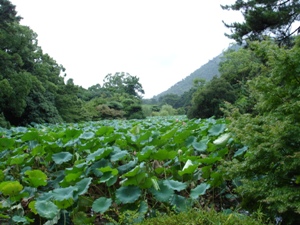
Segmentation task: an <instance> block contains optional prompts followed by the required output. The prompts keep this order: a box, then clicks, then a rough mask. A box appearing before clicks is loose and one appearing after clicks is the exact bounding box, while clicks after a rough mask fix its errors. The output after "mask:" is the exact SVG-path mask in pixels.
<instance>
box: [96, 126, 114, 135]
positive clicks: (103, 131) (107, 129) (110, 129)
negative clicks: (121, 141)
mask: <svg viewBox="0 0 300 225" xmlns="http://www.w3.org/2000/svg"><path fill="white" fill-rule="evenodd" d="M113 131H114V127H107V126H103V127H101V128H99V129H98V130H97V131H96V135H97V136H103V135H104V134H106V135H108V134H110V133H112V132H113Z"/></svg>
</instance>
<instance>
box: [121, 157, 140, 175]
mask: <svg viewBox="0 0 300 225" xmlns="http://www.w3.org/2000/svg"><path fill="white" fill-rule="evenodd" d="M136 163H137V160H132V161H129V162H128V163H126V164H124V165H122V166H119V167H118V171H119V172H120V173H121V174H122V173H126V172H127V171H129V170H131V169H132V168H133V167H134V166H135V165H136Z"/></svg>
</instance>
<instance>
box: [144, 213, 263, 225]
mask: <svg viewBox="0 0 300 225" xmlns="http://www.w3.org/2000/svg"><path fill="white" fill-rule="evenodd" d="M161 224H168V225H186V224H191V225H192V224H195V225H201V224H205V225H215V224H226V225H261V224H265V223H263V221H262V220H261V219H257V220H255V219H254V218H252V217H249V216H246V215H242V214H239V213H222V212H220V213H217V212H216V211H214V210H209V211H204V210H201V211H200V210H191V211H189V212H182V213H180V214H177V215H175V214H173V215H162V216H158V217H155V218H151V219H146V220H145V221H143V222H142V223H140V224H139V225H161Z"/></svg>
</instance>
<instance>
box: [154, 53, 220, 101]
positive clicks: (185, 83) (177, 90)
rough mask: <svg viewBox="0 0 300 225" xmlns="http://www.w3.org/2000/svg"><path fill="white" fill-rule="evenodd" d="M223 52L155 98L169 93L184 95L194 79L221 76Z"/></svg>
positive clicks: (208, 78)
mask: <svg viewBox="0 0 300 225" xmlns="http://www.w3.org/2000/svg"><path fill="white" fill-rule="evenodd" d="M222 56H223V53H221V54H220V55H218V56H216V57H215V58H213V59H212V60H209V61H208V62H207V63H206V64H204V65H203V66H201V67H200V68H199V69H197V70H195V71H194V72H193V73H191V74H190V75H189V76H187V77H186V78H184V79H182V80H181V81H179V82H177V83H176V84H174V85H173V86H172V87H170V88H169V89H168V90H166V91H164V92H162V93H160V94H158V95H156V96H154V98H157V99H158V98H159V97H161V96H163V95H167V94H177V95H182V94H183V93H184V92H186V91H188V90H190V89H191V88H192V87H193V85H194V83H193V81H194V80H195V79H196V78H202V79H205V80H206V81H209V80H211V79H212V78H213V77H214V76H219V74H220V73H219V70H218V68H219V63H220V62H221V60H222Z"/></svg>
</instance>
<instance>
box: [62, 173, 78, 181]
mask: <svg viewBox="0 0 300 225" xmlns="http://www.w3.org/2000/svg"><path fill="white" fill-rule="evenodd" d="M81 175H82V172H78V173H69V174H67V175H66V176H65V181H66V182H71V181H76V180H77V179H78V178H79V177H80V176H81Z"/></svg>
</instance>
